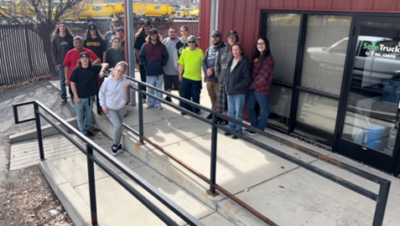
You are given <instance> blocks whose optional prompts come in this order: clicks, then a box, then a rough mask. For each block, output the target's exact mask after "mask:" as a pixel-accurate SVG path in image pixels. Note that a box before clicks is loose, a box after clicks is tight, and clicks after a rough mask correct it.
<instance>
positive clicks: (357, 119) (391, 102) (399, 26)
mask: <svg viewBox="0 0 400 226" xmlns="http://www.w3.org/2000/svg"><path fill="white" fill-rule="evenodd" d="M355 24H356V27H355V33H354V36H353V37H354V39H353V42H352V48H353V49H354V51H355V55H354V58H353V61H352V62H351V63H349V65H352V70H351V71H352V72H351V75H349V76H351V82H350V92H349V94H348V96H347V106H346V110H345V119H344V125H343V130H342V137H341V139H340V140H339V141H338V144H339V145H338V149H337V151H338V152H339V153H341V154H343V155H347V156H349V157H351V158H353V159H357V160H359V161H361V162H364V163H366V164H368V165H371V166H374V167H376V168H379V169H381V170H384V171H387V172H390V173H393V172H394V169H395V166H396V162H397V158H398V152H399V151H398V150H399V135H398V128H399V126H400V125H399V123H400V122H399V117H400V111H399V108H400V102H399V100H400V20H399V19H395V18H390V17H388V18H385V17H376V18H374V17H357V19H356V23H355Z"/></svg>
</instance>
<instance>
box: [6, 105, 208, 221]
mask: <svg viewBox="0 0 400 226" xmlns="http://www.w3.org/2000/svg"><path fill="white" fill-rule="evenodd" d="M25 105H33V107H34V114H35V117H34V118H30V119H26V120H22V121H19V117H18V107H20V106H25ZM40 109H41V110H43V111H44V112H45V113H47V114H48V115H50V116H51V117H49V116H47V115H46V114H44V113H43V112H41V111H40ZM13 111H14V121H15V124H21V123H25V122H29V121H36V131H37V138H38V145H39V153H40V159H41V161H44V160H46V159H45V153H44V148H43V138H42V129H41V124H40V118H41V117H42V118H43V119H45V120H46V121H47V122H48V123H49V124H51V125H52V126H53V127H54V128H56V129H57V130H58V131H59V132H60V133H61V134H62V135H63V136H65V137H66V138H67V139H68V140H69V141H71V143H72V144H74V145H75V146H76V147H77V148H78V149H79V150H81V151H82V153H84V154H85V155H86V156H87V167H88V183H89V196H90V211H91V221H92V225H94V226H96V225H98V220H97V205H96V183H95V175H94V163H96V164H97V165H98V166H99V167H100V168H101V169H103V170H104V171H105V172H106V173H107V174H108V175H110V176H111V177H112V178H113V179H114V180H115V181H116V182H118V183H119V184H120V185H121V186H122V187H123V188H125V189H126V190H127V191H128V192H129V193H130V194H131V195H133V196H134V197H135V198H136V199H137V200H139V201H140V202H141V203H142V204H143V205H144V206H146V207H147V208H148V209H149V210H150V211H151V212H152V213H153V214H154V215H156V216H157V217H158V218H159V219H160V220H162V221H163V222H164V223H165V224H167V225H179V224H177V223H176V222H175V221H174V220H173V219H171V218H170V217H169V216H168V215H167V214H166V213H165V212H163V211H162V210H160V209H159V208H158V207H157V205H156V204H155V203H154V202H152V201H150V200H149V199H148V198H146V197H145V196H144V195H143V194H142V193H141V192H139V191H138V190H137V189H135V188H134V187H133V186H132V185H130V184H129V183H128V182H127V181H126V180H125V179H123V178H122V177H121V176H120V175H119V174H118V173H117V172H116V171H115V170H113V169H112V168H111V167H110V166H107V165H106V164H105V163H104V162H103V161H102V160H101V159H100V158H99V157H98V156H96V155H94V152H93V151H95V152H97V153H98V154H100V155H101V156H102V157H103V158H104V159H106V160H107V161H108V162H110V163H111V164H112V165H114V166H115V167H116V168H118V169H119V170H120V171H121V172H122V173H124V174H125V175H127V176H128V177H129V178H130V179H132V180H133V181H135V182H136V183H137V184H138V185H139V186H141V187H142V188H143V189H144V190H146V191H147V192H148V193H149V194H151V195H152V196H153V197H155V198H156V199H157V200H158V201H160V202H161V203H162V204H163V205H165V206H166V207H167V208H168V209H170V210H171V211H172V212H173V213H175V214H176V215H178V216H179V217H180V218H181V219H182V220H184V221H185V222H186V223H188V224H189V225H203V224H202V223H201V222H200V221H199V220H197V219H196V218H194V217H193V216H191V215H190V214H189V213H188V212H187V211H185V210H184V209H182V208H181V207H179V206H178V205H176V204H175V203H174V202H173V201H171V200H170V199H169V198H168V197H166V196H165V195H164V194H162V193H161V192H160V191H158V190H157V189H156V188H154V187H153V186H152V185H151V184H149V183H148V182H147V181H145V180H144V179H143V178H141V177H140V176H139V175H137V174H136V173H135V172H133V171H132V170H131V169H129V168H128V167H127V166H125V165H124V164H122V163H121V162H120V161H118V160H117V159H115V158H114V157H113V156H112V155H111V154H109V153H108V152H107V151H105V150H104V149H103V148H101V147H100V146H98V145H97V144H96V143H94V142H93V141H92V140H90V139H89V138H87V137H86V136H85V135H83V134H82V133H80V132H79V131H78V130H77V129H75V128H74V127H73V126H71V125H70V124H68V123H67V122H66V121H65V120H64V119H62V118H60V117H59V116H58V115H56V114H55V113H54V112H53V111H51V110H50V109H49V108H47V107H46V106H44V105H43V104H42V103H40V102H39V101H30V102H25V103H19V104H14V105H13ZM51 118H53V119H55V121H57V122H59V123H60V124H61V125H62V126H63V127H64V128H67V130H70V131H72V133H73V134H75V135H77V136H78V137H79V138H80V139H81V140H83V141H84V143H85V144H86V147H85V146H83V145H82V144H80V143H79V142H78V141H76V140H75V139H74V138H73V137H72V136H71V135H70V134H69V133H68V132H67V131H66V130H65V129H64V128H63V127H62V126H60V125H58V124H57V123H55V122H53V121H52V120H51Z"/></svg>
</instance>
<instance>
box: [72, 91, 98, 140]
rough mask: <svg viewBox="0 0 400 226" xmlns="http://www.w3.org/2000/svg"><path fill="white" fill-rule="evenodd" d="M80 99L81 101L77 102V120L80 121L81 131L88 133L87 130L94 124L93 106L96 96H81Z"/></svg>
mask: <svg viewBox="0 0 400 226" xmlns="http://www.w3.org/2000/svg"><path fill="white" fill-rule="evenodd" d="M80 100H81V102H80V103H77V102H75V111H76V120H77V121H78V128H79V131H81V133H83V134H85V135H86V134H87V131H88V130H89V129H90V126H91V125H92V108H93V100H94V98H93V97H88V98H80ZM83 117H85V119H84V118H83Z"/></svg>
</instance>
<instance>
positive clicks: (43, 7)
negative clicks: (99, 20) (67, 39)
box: [0, 0, 87, 26]
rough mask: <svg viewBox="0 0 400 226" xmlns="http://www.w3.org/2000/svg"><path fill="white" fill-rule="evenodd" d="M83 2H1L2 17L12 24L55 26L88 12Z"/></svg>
mask: <svg viewBox="0 0 400 226" xmlns="http://www.w3.org/2000/svg"><path fill="white" fill-rule="evenodd" d="M86 5H87V1H82V0H58V1H54V0H0V17H2V18H6V19H7V20H8V21H10V22H12V23H22V24H25V23H34V24H38V25H42V26H43V25H44V26H46V25H47V26H54V24H56V23H57V22H59V21H60V19H62V18H65V17H70V16H72V17H73V15H77V14H79V13H80V12H82V11H83V10H86V9H87V7H86Z"/></svg>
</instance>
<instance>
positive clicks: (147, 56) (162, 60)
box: [139, 41, 169, 76]
mask: <svg viewBox="0 0 400 226" xmlns="http://www.w3.org/2000/svg"><path fill="white" fill-rule="evenodd" d="M168 57H169V55H168V51H167V48H165V46H164V44H162V43H161V42H158V41H157V43H156V44H153V43H152V42H146V43H145V44H143V46H142V48H141V50H140V55H139V59H140V62H141V63H142V65H143V66H144V67H145V68H146V75H147V76H158V75H163V74H164V69H163V67H164V66H165V65H166V64H167V62H168Z"/></svg>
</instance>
